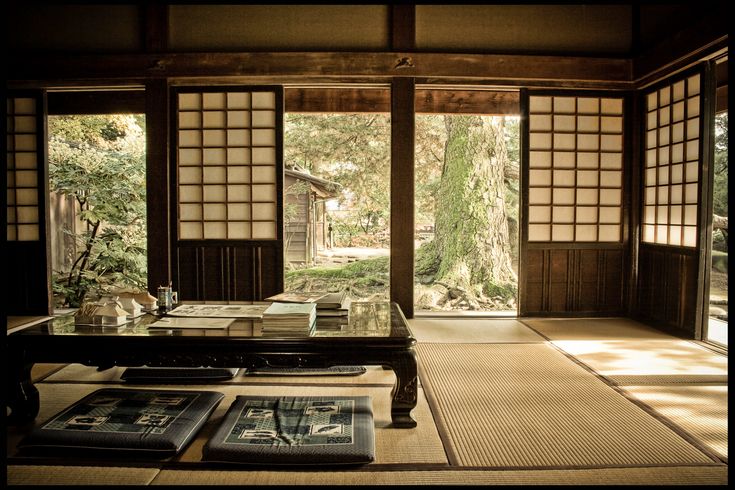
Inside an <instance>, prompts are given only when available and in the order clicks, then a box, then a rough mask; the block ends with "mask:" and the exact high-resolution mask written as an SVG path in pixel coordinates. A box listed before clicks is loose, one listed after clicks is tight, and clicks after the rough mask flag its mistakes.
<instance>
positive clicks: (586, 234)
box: [575, 225, 597, 242]
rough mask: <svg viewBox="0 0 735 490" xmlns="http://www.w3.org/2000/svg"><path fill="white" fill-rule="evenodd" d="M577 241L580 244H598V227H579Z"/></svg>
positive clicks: (577, 228) (577, 227)
mask: <svg viewBox="0 0 735 490" xmlns="http://www.w3.org/2000/svg"><path fill="white" fill-rule="evenodd" d="M575 228H576V234H577V236H576V241H578V242H596V241H597V225H577V226H576V227H575Z"/></svg>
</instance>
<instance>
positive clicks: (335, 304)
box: [316, 291, 352, 317]
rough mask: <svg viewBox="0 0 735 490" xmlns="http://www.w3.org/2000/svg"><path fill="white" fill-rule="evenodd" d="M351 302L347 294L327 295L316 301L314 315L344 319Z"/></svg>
mask: <svg viewBox="0 0 735 490" xmlns="http://www.w3.org/2000/svg"><path fill="white" fill-rule="evenodd" d="M351 302H352V300H351V299H350V297H349V296H347V293H346V292H344V291H342V292H339V293H328V294H326V295H324V296H323V297H321V298H319V299H318V300H317V301H316V315H317V316H319V317H346V316H347V314H348V313H349V311H350V303H351Z"/></svg>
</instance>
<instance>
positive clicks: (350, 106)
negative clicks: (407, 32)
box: [284, 87, 520, 115]
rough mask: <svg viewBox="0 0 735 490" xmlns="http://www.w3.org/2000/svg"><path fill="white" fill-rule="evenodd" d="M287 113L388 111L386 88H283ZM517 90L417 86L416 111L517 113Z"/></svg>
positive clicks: (388, 91)
mask: <svg viewBox="0 0 735 490" xmlns="http://www.w3.org/2000/svg"><path fill="white" fill-rule="evenodd" d="M284 92H285V94H284V98H285V104H286V112H385V113H388V112H390V100H391V99H390V90H389V89H388V88H385V89H381V88H361V89H350V88H288V87H287V88H286V89H285V90H284ZM519 100H520V99H519V94H518V92H511V91H496V90H452V89H441V90H439V89H416V100H415V112H416V113H424V114H484V115H517V114H520V102H519Z"/></svg>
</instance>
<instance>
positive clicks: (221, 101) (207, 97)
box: [202, 92, 227, 109]
mask: <svg viewBox="0 0 735 490" xmlns="http://www.w3.org/2000/svg"><path fill="white" fill-rule="evenodd" d="M202 108H203V109H226V108H227V103H226V96H225V94H224V93H222V92H212V93H207V92H205V93H203V94H202Z"/></svg>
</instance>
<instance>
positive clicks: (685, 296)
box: [636, 244, 698, 333]
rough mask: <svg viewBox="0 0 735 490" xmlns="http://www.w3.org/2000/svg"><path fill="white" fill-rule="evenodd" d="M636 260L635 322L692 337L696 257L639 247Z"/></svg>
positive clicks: (671, 249)
mask: <svg viewBox="0 0 735 490" xmlns="http://www.w3.org/2000/svg"><path fill="white" fill-rule="evenodd" d="M638 260H639V262H638V270H639V273H638V288H637V292H638V294H637V312H636V316H637V317H638V319H640V320H643V321H647V322H651V323H654V324H656V325H657V326H661V327H664V328H666V329H667V330H673V331H684V332H689V333H692V332H693V331H694V328H695V324H696V316H697V312H696V308H697V306H696V305H697V291H698V289H697V271H698V257H697V254H696V253H694V251H692V250H688V249H681V248H676V247H661V246H651V245H647V244H641V247H640V251H639V254H638Z"/></svg>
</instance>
